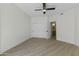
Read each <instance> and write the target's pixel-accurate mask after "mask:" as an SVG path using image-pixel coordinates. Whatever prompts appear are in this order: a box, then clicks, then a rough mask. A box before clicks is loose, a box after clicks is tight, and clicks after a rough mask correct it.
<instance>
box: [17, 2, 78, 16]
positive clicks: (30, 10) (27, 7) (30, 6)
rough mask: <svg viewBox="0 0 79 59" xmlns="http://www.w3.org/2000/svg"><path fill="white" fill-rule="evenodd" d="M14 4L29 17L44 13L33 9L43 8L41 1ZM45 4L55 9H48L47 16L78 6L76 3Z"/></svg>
mask: <svg viewBox="0 0 79 59" xmlns="http://www.w3.org/2000/svg"><path fill="white" fill-rule="evenodd" d="M16 5H17V6H19V7H20V8H21V9H22V10H24V11H25V12H26V13H27V14H28V15H30V16H31V17H36V16H43V15H44V14H43V12H42V11H34V10H35V9H41V8H43V7H42V3H17V4H16ZM46 6H47V7H56V10H50V11H47V13H46V14H47V15H49V16H53V15H56V14H58V13H61V12H63V11H65V10H68V9H69V8H73V7H76V6H79V4H78V3H47V4H46Z"/></svg>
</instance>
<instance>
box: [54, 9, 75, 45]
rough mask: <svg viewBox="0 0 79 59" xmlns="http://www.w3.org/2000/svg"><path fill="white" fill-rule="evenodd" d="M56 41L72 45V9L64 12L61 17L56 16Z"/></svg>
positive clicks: (73, 25) (73, 19) (73, 22)
mask: <svg viewBox="0 0 79 59" xmlns="http://www.w3.org/2000/svg"><path fill="white" fill-rule="evenodd" d="M56 22H57V23H56V24H57V40H60V41H64V42H68V43H72V44H74V38H75V16H74V9H71V10H68V11H65V12H64V13H63V15H58V18H57V20H56Z"/></svg>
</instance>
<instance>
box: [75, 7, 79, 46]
mask: <svg viewBox="0 0 79 59" xmlns="http://www.w3.org/2000/svg"><path fill="white" fill-rule="evenodd" d="M75 18H76V21H75V37H76V38H75V45H77V46H79V8H76V9H75Z"/></svg>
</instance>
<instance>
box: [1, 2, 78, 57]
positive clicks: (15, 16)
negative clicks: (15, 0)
mask: <svg viewBox="0 0 79 59" xmlns="http://www.w3.org/2000/svg"><path fill="white" fill-rule="evenodd" d="M0 56H79V3H0Z"/></svg>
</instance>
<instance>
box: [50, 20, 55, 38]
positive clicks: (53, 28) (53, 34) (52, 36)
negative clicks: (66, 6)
mask: <svg viewBox="0 0 79 59" xmlns="http://www.w3.org/2000/svg"><path fill="white" fill-rule="evenodd" d="M51 38H54V39H56V21H53V22H51Z"/></svg>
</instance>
